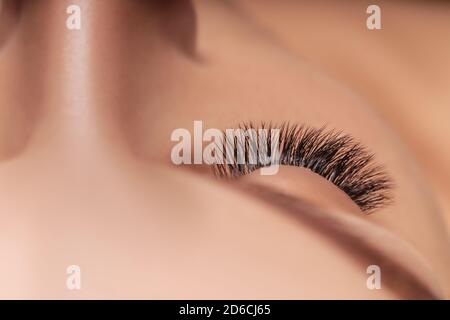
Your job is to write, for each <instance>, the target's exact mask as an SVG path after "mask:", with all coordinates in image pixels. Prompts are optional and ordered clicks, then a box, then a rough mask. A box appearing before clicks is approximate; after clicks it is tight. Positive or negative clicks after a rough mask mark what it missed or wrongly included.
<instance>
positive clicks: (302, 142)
mask: <svg viewBox="0 0 450 320" xmlns="http://www.w3.org/2000/svg"><path fill="white" fill-rule="evenodd" d="M237 129H241V130H242V131H243V132H253V133H254V132H256V134H257V139H254V141H253V142H252V140H251V139H249V136H248V135H246V138H245V139H237V138H236V137H230V136H228V137H227V135H226V134H224V137H225V138H224V140H225V141H223V144H222V145H224V146H228V148H229V149H227V148H222V150H224V153H223V155H222V156H223V159H226V157H227V154H226V153H227V151H228V153H230V151H232V155H231V157H230V155H228V159H231V160H232V161H225V160H224V161H223V162H222V163H216V164H214V165H213V170H214V173H215V174H216V175H217V176H219V177H223V178H238V177H240V176H243V175H246V174H249V173H251V172H253V171H255V170H257V169H259V168H262V167H265V166H267V164H263V163H261V161H260V158H259V157H258V155H257V154H258V150H260V148H261V147H263V148H264V152H265V153H266V154H267V155H268V156H269V157H271V154H273V152H272V151H273V150H272V149H273V148H275V147H276V145H273V143H272V141H271V140H272V139H271V137H272V132H275V131H273V130H274V129H279V139H278V141H279V142H278V147H279V159H278V160H275V163H274V162H272V164H279V165H288V166H297V167H302V168H305V169H309V170H311V171H312V172H314V173H316V174H319V175H320V176H322V177H323V178H325V179H327V180H328V181H330V182H332V183H333V184H334V185H336V186H337V187H338V188H340V189H341V190H342V191H344V192H345V193H346V194H347V195H348V196H349V197H350V198H351V199H352V200H353V201H354V202H355V203H356V204H357V205H358V206H359V208H360V209H361V211H362V212H364V213H371V212H373V211H375V210H377V209H380V208H382V207H385V206H387V205H389V204H391V203H392V200H393V197H392V189H393V183H392V180H391V178H390V177H389V175H388V174H387V173H386V171H385V169H384V167H383V166H381V165H378V164H377V163H375V161H374V155H373V154H372V153H371V152H369V151H368V150H367V148H366V147H364V146H363V145H362V144H361V143H359V142H358V141H356V140H355V139H354V138H353V137H351V136H349V135H346V134H343V133H341V132H340V131H336V130H333V129H331V130H330V129H327V128H325V127H322V128H313V127H308V126H304V125H291V124H289V123H283V124H282V125H281V126H275V125H272V124H264V123H263V124H261V125H259V126H254V125H253V124H252V123H244V124H241V125H239V126H238V128H237ZM260 129H266V130H267V131H261V130H260ZM249 130H250V131H249ZM231 140H233V141H231ZM243 141H245V142H244V143H245V147H243V145H242V142H243ZM255 141H256V143H254V142H255ZM258 141H259V143H258ZM230 146H231V148H230ZM239 148H242V150H244V151H243V152H242V153H241V154H243V157H242V159H243V161H242V159H241V160H240V161H238V155H239V153H238V149H239ZM266 150H267V152H266ZM255 159H256V161H255ZM250 160H251V161H250Z"/></svg>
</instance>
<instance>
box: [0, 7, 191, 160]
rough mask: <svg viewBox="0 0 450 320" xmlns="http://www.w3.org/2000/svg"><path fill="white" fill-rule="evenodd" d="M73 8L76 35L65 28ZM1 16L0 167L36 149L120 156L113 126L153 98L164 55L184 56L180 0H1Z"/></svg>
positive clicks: (118, 129) (119, 131)
mask: <svg viewBox="0 0 450 320" xmlns="http://www.w3.org/2000/svg"><path fill="white" fill-rule="evenodd" d="M73 5H76V6H78V8H79V9H80V11H79V17H78V18H79V19H80V28H79V29H70V28H68V27H67V20H68V19H69V18H73V17H71V15H73V14H74V13H73V12H68V10H67V9H68V7H69V6H73ZM174 14H175V15H176V14H183V15H184V19H182V21H183V22H182V24H181V25H182V27H180V26H179V24H172V23H169V22H168V20H169V18H171V17H172V16H173V15H174ZM186 16H187V17H188V18H186ZM2 17H5V19H3V23H1V25H0V27H2V31H1V32H0V46H1V47H0V97H1V100H0V113H1V116H0V136H1V137H3V139H1V140H0V160H2V159H3V160H5V159H9V158H14V157H18V156H20V155H21V154H22V153H23V152H25V151H27V152H35V150H40V149H42V145H43V144H45V145H50V144H52V145H56V146H59V147H61V148H63V149H64V150H66V151H67V152H74V153H77V154H79V153H80V151H83V153H89V152H90V150H98V149H99V148H100V149H101V148H116V149H118V148H119V149H120V148H124V149H125V148H126V144H127V142H126V138H124V136H126V133H124V132H123V130H124V125H123V123H124V121H125V119H127V114H129V113H130V112H132V111H133V110H134V109H136V108H138V107H140V106H141V107H142V106H143V105H146V104H147V102H146V101H147V100H148V98H149V96H151V95H152V94H155V93H154V92H152V89H151V88H152V87H151V85H148V83H151V81H152V80H151V79H158V77H160V76H161V75H162V74H163V68H164V63H163V62H167V56H168V52H173V51H179V52H182V53H184V54H186V55H189V54H191V52H192V50H194V49H193V45H192V43H194V40H193V39H194V37H193V32H194V31H195V23H194V19H193V18H192V17H193V12H192V10H191V7H190V3H189V2H188V1H141V0H132V1H125V0H108V1H104V0H96V1H92V0H76V1H75V0H72V1H69V0H62V1H61V0H35V1H27V0H22V1H19V0H12V1H10V0H6V1H5V2H4V3H3V11H2ZM189 17H191V18H189ZM173 25H175V27H174V26H173ZM2 32H3V33H2ZM6 34H7V36H6ZM143 70H145V72H144V71H143ZM148 70H151V72H148ZM146 107H148V106H147V105H146ZM149 121H151V119H149ZM149 125H151V123H149ZM111 142H113V143H111Z"/></svg>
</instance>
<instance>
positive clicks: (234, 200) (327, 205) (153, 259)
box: [0, 0, 450, 299]
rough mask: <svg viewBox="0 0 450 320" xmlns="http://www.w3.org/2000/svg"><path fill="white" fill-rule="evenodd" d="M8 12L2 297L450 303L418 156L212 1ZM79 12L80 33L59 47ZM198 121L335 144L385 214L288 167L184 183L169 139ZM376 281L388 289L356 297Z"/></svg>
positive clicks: (281, 47)
mask: <svg viewBox="0 0 450 320" xmlns="http://www.w3.org/2000/svg"><path fill="white" fill-rule="evenodd" d="M15 3H20V5H18V6H14V5H11V4H9V5H8V2H5V3H4V8H3V10H4V11H3V12H2V17H8V20H7V21H8V23H6V24H5V25H3V27H4V29H5V30H7V32H6V31H5V33H4V34H2V37H1V39H2V40H1V41H2V42H1V47H0V137H1V139H0V159H1V162H0V197H1V201H0V219H1V223H0V261H1V263H0V283H1V286H0V297H1V298H75V299H76V298H147V299H152V298H153V299H155V298H156V299H159V298H186V299H195V298H235V299H238V298H288V299H301V298H368V299H386V298H388V299H390V298H392V299H395V298H411V297H425V298H444V297H446V296H447V295H448V293H449V288H450V273H449V270H448V265H449V263H450V252H449V250H448V249H449V243H448V234H447V229H446V227H445V223H444V218H443V214H442V211H441V210H440V209H439V207H438V206H437V204H436V202H435V200H434V194H433V191H432V190H431V189H430V187H429V185H428V184H427V182H425V180H424V179H423V175H424V173H423V172H422V171H423V169H421V168H420V167H419V166H418V165H417V163H416V160H415V155H414V152H412V151H411V150H410V148H409V147H408V145H407V144H406V143H405V142H404V140H402V138H401V137H400V135H399V133H398V132H397V129H396V127H395V126H393V125H392V123H390V122H389V121H386V119H385V118H383V117H381V116H379V114H378V112H377V109H375V108H374V107H373V106H372V104H371V103H370V101H369V102H368V100H367V99H364V98H362V97H361V96H359V95H358V94H357V93H358V91H357V90H355V89H354V88H352V87H351V86H349V85H348V84H347V83H345V82H344V81H343V80H340V79H332V77H331V76H330V73H328V72H327V70H321V69H320V68H319V67H317V66H316V65H314V64H312V63H310V62H309V61H308V60H307V59H303V58H302V57H301V56H302V55H300V54H299V52H297V51H294V50H292V49H290V48H289V47H288V46H287V45H285V44H283V43H282V42H281V41H278V40H277V39H276V37H274V36H273V35H272V34H271V33H270V32H267V29H265V28H262V27H261V26H260V24H256V23H254V20H253V19H252V17H253V15H251V16H250V17H249V16H247V15H249V14H250V13H248V12H247V13H245V14H243V11H242V9H240V8H238V7H236V6H233V5H231V4H230V3H226V2H223V1H194V2H193V3H189V2H187V1H171V2H167V1H160V2H158V1H157V2H151V1H142V0H139V1H138V0H135V1H134V0H133V1H124V0H78V1H75V0H73V1H68V0H63V1H62V0H34V1H31V0H29V1H26V0H25V1H16V2H15ZM74 3H76V4H78V5H80V6H81V7H82V10H83V11H82V12H83V16H82V17H83V20H82V21H83V22H82V29H81V30H80V31H69V30H67V29H66V28H65V19H66V18H67V15H66V13H65V9H66V7H67V6H68V5H69V4H74ZM253 10H256V9H255V8H253ZM261 10H263V9H261ZM336 10H338V12H339V9H338V8H337V9H336ZM316 14H317V15H319V14H320V13H316ZM399 14H400V13H399ZM361 19H365V13H364V11H363V12H361ZM2 21H5V20H2ZM340 23H346V22H345V19H343V20H342V21H341V22H340ZM303 32H305V30H303ZM310 32H311V33H313V34H314V32H316V30H315V29H314V28H310ZM318 36H320V35H319V34H318ZM347 41H350V40H349V39H347ZM355 41H359V40H358V39H355ZM311 55H313V54H312V53H311ZM194 120H202V121H203V123H204V126H205V127H214V128H229V127H233V126H237V125H238V124H239V123H241V122H242V121H249V120H251V121H254V122H258V121H272V122H274V123H280V122H282V121H286V120H289V121H291V122H293V123H304V124H307V125H310V126H322V125H324V124H327V125H328V126H329V127H331V128H337V129H339V130H342V131H343V132H345V133H348V134H351V135H353V136H354V137H356V138H357V139H358V140H360V141H361V142H362V143H363V144H365V145H366V146H367V147H368V148H369V149H370V150H372V151H373V152H374V153H375V154H376V160H377V162H379V163H382V164H383V165H385V166H386V170H387V171H388V172H389V174H390V175H391V176H392V177H393V179H394V181H395V184H396V187H395V191H394V196H395V203H394V204H393V205H391V206H389V207H386V208H384V209H382V210H379V211H378V212H376V213H374V214H373V215H370V216H365V215H363V214H362V213H361V212H359V211H358V210H357V208H355V205H354V204H353V203H352V202H351V200H350V199H349V198H347V197H346V195H345V194H343V193H342V192H341V191H340V190H339V189H338V188H336V187H335V186H333V185H332V184H331V183H329V182H328V181H326V180H324V179H322V178H321V177H319V176H317V175H313V174H311V173H310V172H308V171H306V170H303V169H299V168H287V167H286V168H281V170H280V174H279V175H275V176H270V177H262V176H258V175H257V173H255V174H253V175H252V176H249V177H245V178H243V179H241V181H235V182H232V183H223V182H222V181H217V180H216V179H215V178H214V177H213V175H212V174H211V173H210V172H209V171H208V170H206V171H205V170H203V167H201V166H199V167H195V168H193V167H192V166H175V165H173V164H172V163H171V161H170V151H171V148H172V147H173V145H174V143H173V142H172V141H170V135H171V133H172V131H173V130H174V129H177V128H187V129H189V130H192V125H193V121H194ZM255 185H256V186H259V188H255V187H254V186H255ZM261 188H263V189H264V190H265V191H264V192H265V193H261ZM255 190H259V191H255ZM318 190H320V192H318ZM287 198H289V199H291V198H292V199H294V200H295V201H290V202H288V201H286V199H287ZM330 226H331V227H330ZM333 226H334V227H333ZM349 235H351V237H350V236H349ZM349 239H353V240H355V239H359V241H353V242H351V241H350V245H349ZM359 242H361V243H362V244H361V246H362V247H361V248H360V249H359V250H356V249H358V248H359V245H356V244H355V243H359ZM352 243H353V244H352ZM380 252H382V254H381V255H380ZM394 260H395V261H394ZM392 261H394V262H395V263H388V262H392ZM372 264H377V265H381V267H382V272H384V273H382V277H383V278H382V279H385V280H383V284H382V289H381V290H369V289H368V288H367V286H366V280H367V277H368V274H367V273H366V269H367V267H368V266H369V265H372ZM69 265H79V266H80V267H81V270H82V289H81V290H79V291H69V290H68V289H67V288H66V278H67V274H66V273H65V272H66V268H67V267H68V266H69ZM392 265H395V266H396V267H395V268H392ZM383 270H384V271H383ZM399 270H400V271H399ZM395 279H399V280H398V281H397V280H395Z"/></svg>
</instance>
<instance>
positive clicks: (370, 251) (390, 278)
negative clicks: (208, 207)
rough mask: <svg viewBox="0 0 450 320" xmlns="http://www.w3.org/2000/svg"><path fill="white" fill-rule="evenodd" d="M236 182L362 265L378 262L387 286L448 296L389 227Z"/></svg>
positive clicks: (414, 294)
mask: <svg viewBox="0 0 450 320" xmlns="http://www.w3.org/2000/svg"><path fill="white" fill-rule="evenodd" d="M236 185H237V186H239V187H238V188H239V189H241V190H242V191H244V192H246V193H248V194H249V195H251V196H254V197H256V198H258V199H260V200H261V201H264V202H266V203H268V204H269V205H272V206H274V207H276V208H278V209H280V211H281V212H282V213H285V214H287V215H288V216H289V217H290V218H292V219H294V220H295V221H297V222H299V223H303V224H307V225H309V226H311V227H312V228H313V229H314V230H317V231H318V232H321V234H324V235H326V236H327V237H330V238H332V239H333V243H335V244H339V245H340V246H341V248H342V249H343V250H344V251H345V253H347V254H351V255H352V256H354V257H356V258H357V259H358V260H359V261H360V262H362V264H363V265H366V266H369V265H373V264H375V265H379V266H380V267H381V269H382V270H383V271H382V272H383V279H384V280H383V284H384V285H385V286H386V287H389V288H391V289H392V290H397V291H400V293H401V294H402V295H404V296H405V297H407V298H412V299H442V298H445V290H444V289H443V288H442V286H441V285H440V282H439V281H438V280H437V278H436V277H435V276H434V274H435V273H434V272H433V270H432V268H431V267H430V266H429V265H428V263H427V262H426V261H425V260H424V259H423V257H422V256H421V255H420V254H419V253H418V252H417V251H416V250H415V249H414V248H413V247H412V246H411V245H409V244H408V243H407V242H406V241H404V240H403V239H401V238H399V237H398V236H396V235H395V234H393V233H391V232H390V231H388V230H386V229H384V228H382V227H380V226H377V225H375V224H374V223H372V222H370V221H369V220H367V219H363V218H362V217H361V216H358V215H352V214H349V213H347V212H342V211H341V212H340V211H339V210H332V212H331V211H326V210H323V209H321V208H319V207H317V206H315V205H311V204H310V203H309V202H307V201H305V200H304V199H300V198H298V197H294V196H291V195H289V194H286V193H284V192H280V191H278V190H276V189H274V188H272V187H270V186H266V185H259V184H254V183H239V184H236ZM364 271H365V270H364ZM364 271H363V272H364Z"/></svg>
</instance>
